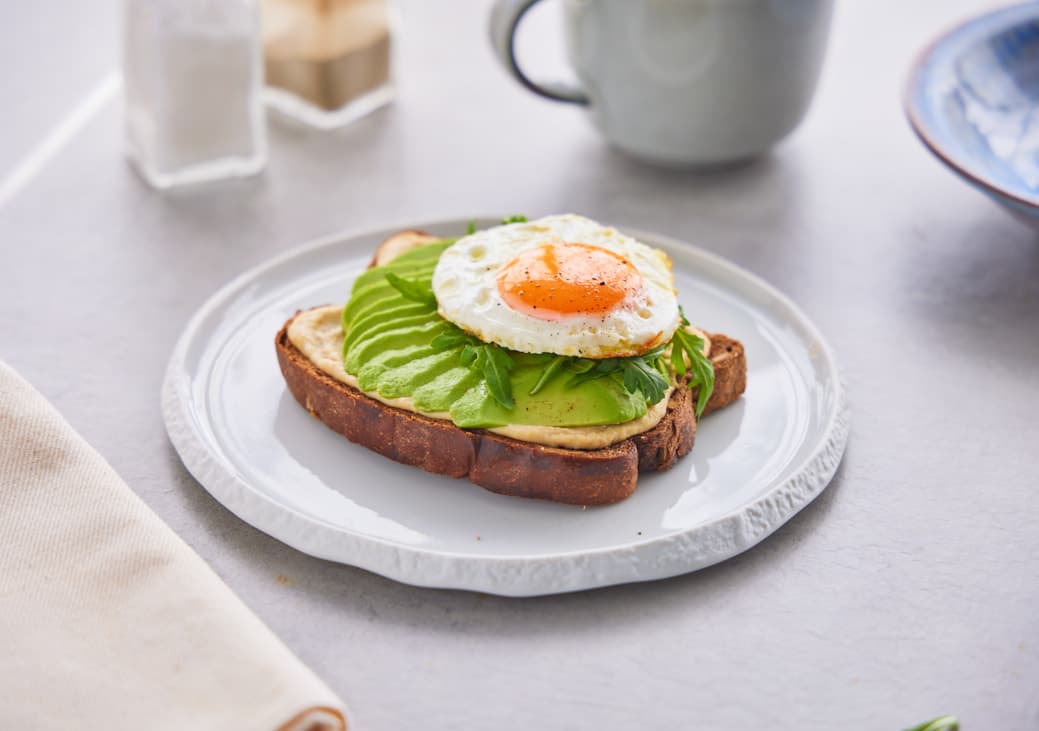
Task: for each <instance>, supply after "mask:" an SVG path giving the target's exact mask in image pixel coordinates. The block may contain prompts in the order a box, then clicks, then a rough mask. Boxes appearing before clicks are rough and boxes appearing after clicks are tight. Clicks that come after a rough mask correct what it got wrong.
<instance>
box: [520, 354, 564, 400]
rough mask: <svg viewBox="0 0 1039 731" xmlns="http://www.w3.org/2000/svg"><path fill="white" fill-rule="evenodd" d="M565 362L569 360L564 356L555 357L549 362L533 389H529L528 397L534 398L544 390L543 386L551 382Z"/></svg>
mask: <svg viewBox="0 0 1039 731" xmlns="http://www.w3.org/2000/svg"><path fill="white" fill-rule="evenodd" d="M567 360H569V359H568V358H567V357H566V356H565V355H557V356H556V357H555V358H553V359H552V360H550V361H549V362H548V365H547V366H545V369H544V370H543V371H541V375H540V376H539V377H538V381H537V383H535V384H534V387H533V388H532V389H530V391H529V395H530V396H534V395H536V394H537V392H538V391H540V390H541V389H542V388H544V387H545V384H546V383H548V382H549V380H551V378H552V376H554V375H555V374H556V371H558V370H559V369H560V368H562V367H563V364H564V363H566V361H567Z"/></svg>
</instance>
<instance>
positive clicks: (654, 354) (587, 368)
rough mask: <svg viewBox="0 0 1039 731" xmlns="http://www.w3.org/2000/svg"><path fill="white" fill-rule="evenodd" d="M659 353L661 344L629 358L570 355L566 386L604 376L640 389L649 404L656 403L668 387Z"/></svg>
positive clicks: (625, 388)
mask: <svg viewBox="0 0 1039 731" xmlns="http://www.w3.org/2000/svg"><path fill="white" fill-rule="evenodd" d="M663 353H664V346H661V347H659V348H655V349H653V350H651V351H649V352H648V353H644V354H643V355H640V356H635V357H631V358H603V359H602V360H590V359H588V358H574V359H572V362H571V363H568V364H567V368H568V370H571V371H573V373H574V375H573V376H572V377H571V378H570V380H569V381H567V383H566V388H574V387H575V386H579V385H580V384H582V383H585V382H586V381H591V380H594V379H596V378H603V377H606V378H612V379H613V380H614V381H616V382H617V383H619V384H620V385H621V386H623V387H624V390H625V391H627V392H628V393H636V392H639V393H641V394H642V396H643V397H644V398H645V399H646V401H647V402H649V403H650V404H656V403H659V402H660V401H661V400H662V399H663V398H664V396H665V395H667V390H668V388H669V387H670V383H669V382H668V379H667V377H666V375H665V373H664V371H663V369H662V368H661V360H662V355H663Z"/></svg>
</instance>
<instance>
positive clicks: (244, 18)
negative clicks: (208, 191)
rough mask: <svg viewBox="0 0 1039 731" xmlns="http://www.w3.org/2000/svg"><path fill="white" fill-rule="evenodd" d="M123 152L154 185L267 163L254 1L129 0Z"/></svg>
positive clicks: (253, 169)
mask: <svg viewBox="0 0 1039 731" xmlns="http://www.w3.org/2000/svg"><path fill="white" fill-rule="evenodd" d="M123 9H124V24H125V25H124V30H123V32H124V38H123V84H124V90H125V96H126V135H127V145H128V149H127V154H128V155H129V157H130V159H131V160H132V161H133V162H134V164H135V165H136V166H137V168H138V170H139V171H140V172H141V175H143V176H144V178H145V179H146V180H147V181H148V182H149V183H151V184H152V185H154V186H155V187H158V188H166V187H170V186H174V185H180V184H184V183H195V182H202V181H205V180H214V179H217V178H227V177H237V176H244V175H251V174H253V173H257V172H259V171H260V170H262V169H263V167H264V165H265V164H266V162H267V136H266V128H265V126H264V113H263V102H262V96H261V93H262V88H263V57H262V52H261V50H260V14H259V8H258V6H257V0H124V5H123Z"/></svg>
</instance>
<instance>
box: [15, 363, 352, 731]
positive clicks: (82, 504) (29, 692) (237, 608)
mask: <svg viewBox="0 0 1039 731" xmlns="http://www.w3.org/2000/svg"><path fill="white" fill-rule="evenodd" d="M0 656H2V660H0V728H5V729H8V728H10V729H21V730H27V729H63V730H64V729H106V730H108V729H152V730H162V729H177V731H183V729H192V730H193V731H197V730H201V729H221V730H223V729H250V730H251V729H258V730H261V729H262V730H266V729H271V730H274V729H279V730H290V729H291V731H304V730H306V731H330V730H332V729H345V728H346V721H345V720H344V719H345V717H344V710H343V705H342V702H341V701H340V700H339V699H338V698H337V697H336V696H335V694H334V693H333V692H332V691H331V690H330V689H329V688H328V687H327V686H326V685H325V684H324V683H322V682H321V681H320V680H319V679H318V678H317V677H316V676H315V675H314V674H313V673H311V672H310V670H308V669H307V668H306V667H305V666H304V665H303V664H302V663H301V662H300V661H299V660H298V659H297V658H296V657H295V656H294V655H293V654H292V653H291V652H290V651H289V650H288V648H286V647H285V646H284V645H283V644H282V643H281V642H280V641H279V640H278V639H277V638H276V637H275V636H274V635H273V634H272V633H271V631H270V630H269V629H267V627H266V626H264V625H263V623H262V622H260V620H259V619H258V618H257V617H256V616H255V615H254V614H252V612H250V611H249V610H248V609H247V608H246V607H245V605H243V604H242V603H241V602H240V601H239V600H238V598H237V597H235V595H234V594H232V593H231V590H230V589H228V588H227V586H226V585H224V584H223V583H222V582H221V581H220V579H219V578H218V577H217V576H216V574H214V573H213V572H212V570H210V569H209V567H208V566H207V565H206V564H205V563H204V562H203V561H202V559H200V558H199V557H198V556H197V555H196V554H195V553H194V552H193V551H192V550H191V549H190V548H189V547H188V546H187V545H186V544H185V543H184V542H183V541H182V540H180V538H178V537H177V536H176V534H174V533H173V531H171V530H170V529H169V528H168V527H167V526H166V524H165V523H163V522H162V521H161V520H160V519H159V518H158V516H156V515H155V514H154V513H152V512H151V511H150V510H149V509H148V508H147V506H145V505H144V503H142V502H141V501H140V500H139V499H138V498H137V496H136V495H134V493H133V492H132V491H131V490H130V489H129V488H128V487H127V486H126V484H125V483H124V482H123V481H122V480H120V479H119V477H118V475H116V474H115V472H114V471H113V470H112V468H111V467H109V465H108V464H107V463H106V462H105V461H104V459H102V458H101V456H100V455H99V454H98V453H97V452H95V451H94V450H93V449H92V448H91V447H90V445H88V444H87V443H86V442H85V441H83V439H82V438H81V437H80V436H79V435H78V434H76V432H74V431H73V430H72V427H70V426H69V425H68V423H67V422H66V421H65V420H64V419H63V418H62V417H61V415H60V414H58V412H57V411H55V410H54V408H53V407H52V406H51V405H50V404H49V403H47V401H46V400H45V399H44V398H43V396H41V395H40V394H39V393H37V392H36V391H35V390H34V389H33V388H32V386H30V385H29V384H28V383H26V382H25V381H24V380H23V379H22V378H21V377H20V376H19V375H18V374H17V373H15V372H14V371H13V370H12V369H11V368H9V367H8V366H7V365H5V364H4V363H2V362H0Z"/></svg>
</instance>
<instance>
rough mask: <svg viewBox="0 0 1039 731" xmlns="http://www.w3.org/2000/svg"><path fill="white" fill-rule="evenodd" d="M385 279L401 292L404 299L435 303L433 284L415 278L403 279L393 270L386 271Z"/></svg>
mask: <svg viewBox="0 0 1039 731" xmlns="http://www.w3.org/2000/svg"><path fill="white" fill-rule="evenodd" d="M386 281H387V282H389V283H390V285H391V286H392V287H393V288H394V289H395V290H397V291H398V292H400V293H401V295H402V296H403V297H404V298H405V299H409V300H411V301H412V302H421V303H422V304H424V305H435V304H436V303H437V298H436V297H435V296H434V295H433V285H432V284H431V283H429V282H422V281H419V280H417V279H405V278H404V277H402V276H400V275H399V274H396V273H394V272H386Z"/></svg>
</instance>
